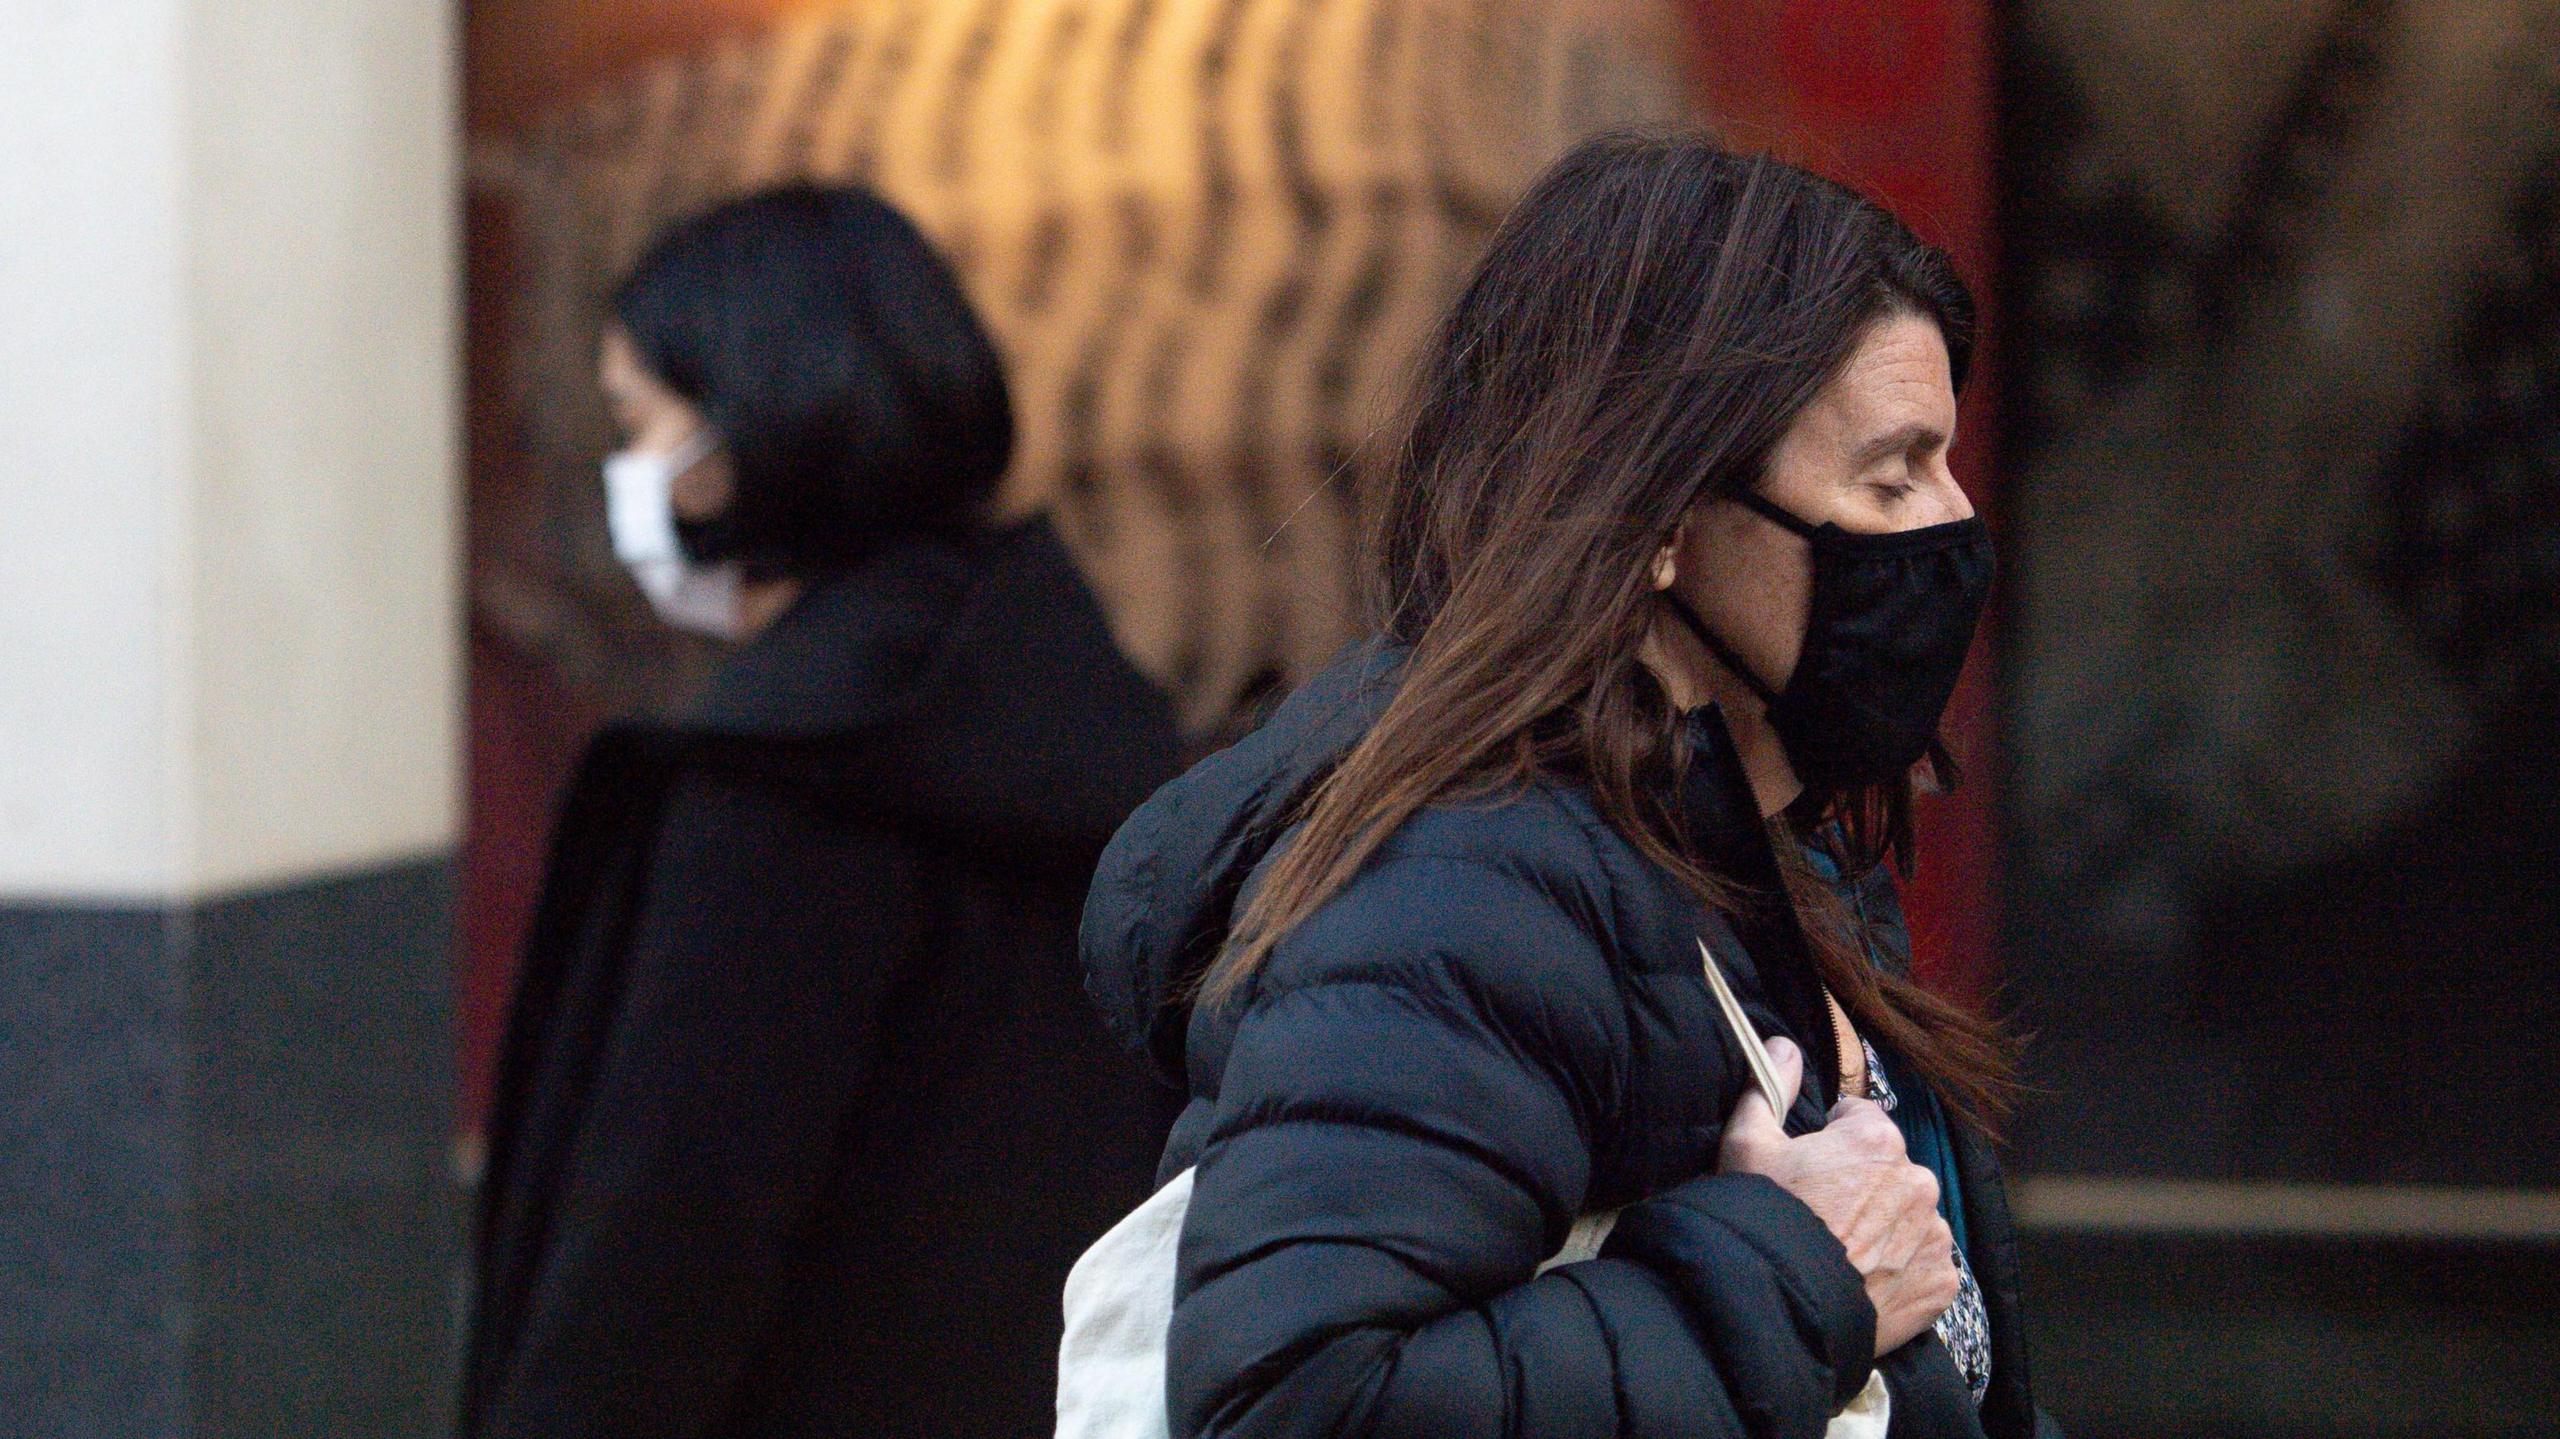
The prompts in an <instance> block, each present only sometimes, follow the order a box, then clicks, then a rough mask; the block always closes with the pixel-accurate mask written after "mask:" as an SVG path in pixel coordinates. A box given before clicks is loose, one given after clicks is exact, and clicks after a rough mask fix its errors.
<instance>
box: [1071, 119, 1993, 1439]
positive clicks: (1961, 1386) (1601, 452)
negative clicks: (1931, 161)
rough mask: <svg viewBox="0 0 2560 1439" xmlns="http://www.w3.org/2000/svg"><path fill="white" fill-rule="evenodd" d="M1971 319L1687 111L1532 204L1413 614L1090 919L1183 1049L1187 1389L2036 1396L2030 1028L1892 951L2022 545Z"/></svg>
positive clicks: (1147, 834) (1460, 1397)
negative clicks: (1966, 399)
mask: <svg viewBox="0 0 2560 1439" xmlns="http://www.w3.org/2000/svg"><path fill="white" fill-rule="evenodd" d="M1972 337H1973V313H1972V308H1971V305H1970V303H1969V302H1968V300H1967V297H1966V294H1965V290H1964V287H1963V286H1962V284H1961V283H1960V282H1959V281H1958V279H1957V277H1956V275H1955V272H1954V270H1953V269H1952V268H1951V266H1950V265H1949V264H1948V262H1947V260H1946V259H1945V257H1944V256H1942V255H1941V254H1940V253H1939V252H1937V251H1936V250H1934V249H1931V248H1930V247H1928V246H1927V245H1925V244H1923V243H1921V242H1920V241H1919V240H1917V239H1915V238H1914V237H1913V236H1912V235H1911V233H1910V232H1909V231H1908V230H1906V229H1905V228H1904V227H1903V226H1902V225H1901V224H1900V223H1899V222H1898V221H1896V220H1895V219H1894V218H1893V217H1892V216H1890V215H1888V214H1887V213H1885V212H1884V211H1883V210H1882V209H1880V208H1878V207H1877V206H1875V205H1874V204H1872V203H1870V202H1868V201H1866V200H1864V199H1862V198H1860V197H1859V196H1857V195H1856V194H1853V193H1852V192H1850V191H1848V190H1846V189H1843V188H1841V187H1840V186H1838V185H1835V184H1832V183H1830V182H1828V181H1825V180H1822V179H1819V178H1817V177H1815V176H1813V175H1811V174H1808V173H1806V172H1805V171H1802V170H1799V169H1796V168H1794V167H1791V166H1788V165H1785V164H1782V163H1779V162H1777V161H1775V160H1770V159H1766V158H1757V157H1749V156H1741V155H1735V154H1731V153H1728V152H1726V151H1724V150H1721V149H1719V148H1717V147H1716V146H1715V145H1713V144H1711V143H1709V142H1707V141H1705V140H1702V139H1692V138H1684V137H1624V136H1621V137H1611V138H1606V139H1602V140H1598V141H1594V142H1591V143H1589V144H1587V145H1585V146H1583V147H1582V148H1580V149H1578V150H1577V151H1575V152H1574V153H1573V154H1571V155H1570V156H1568V157H1567V158H1565V159H1564V160H1563V161H1562V162H1560V163H1559V164H1558V165H1557V166H1556V167H1555V168H1554V169H1553V170H1552V171H1550V172H1549V173H1548V174H1547V176H1546V177H1545V178H1544V179H1542V180H1541V181H1540V182H1539V183H1538V184H1537V186H1536V187H1535V188H1534V189H1533V190H1532V191H1531V192H1530V193H1529V195H1528V196H1527V197H1526V198H1525V199H1523V200H1522V201H1521V202H1520V204H1519V205H1518V206H1517V208H1515V209H1514V210H1513V211H1512V213H1511V215H1510V217H1509V218H1508V220H1507V221H1506V222H1505V223H1504V225H1503V227H1502V229H1501V231H1500V233H1499V234H1498V235H1497V237H1496V238H1495V240H1494V242H1493V245H1492V248H1491V251H1490V253H1489V254H1488V255H1487V256H1486V257H1485V259H1484V260H1483V262H1482V264H1481V266H1480V267H1479V269H1478V270H1477V271H1476V273H1475V276H1474V278H1473V280H1472V281H1471V282H1470V284H1469V285H1468V287H1467V288H1466V290H1465V292H1464V293H1463V295H1462V296H1461V297H1460V299H1459V300H1458V302H1457V304H1456V307H1455V309H1454V311H1453V313H1452V314H1451V316H1450V317H1449V319H1448V322H1447V325H1446V329H1445V331H1444V332H1443V334H1442V335H1441V336H1440V338H1439V341H1438V344H1437V347H1436V349H1435V350H1434V351H1433V352H1432V353H1431V355H1430V356H1429V358H1428V359H1427V361H1426V364H1425V371H1424V373H1423V375H1422V377H1421V380H1420V383H1419V388H1418V393H1417V395H1416V398H1415V402H1414V406H1413V414H1412V419H1411V424H1410V428H1409V429H1408V430H1407V432H1406V436H1405V439H1404V441H1403V443H1402V445H1401V446H1400V448H1399V449H1398V450H1397V451H1396V452H1395V454H1394V456H1393V463H1392V467H1391V473H1390V474H1389V475H1388V478H1387V482H1386V485H1385V491H1384V493H1383V495H1381V496H1380V497H1379V500H1378V503H1377V505H1376V506H1375V516H1376V521H1377V525H1378V532H1377V540H1378V545H1377V552H1378V558H1379V564H1378V566H1377V569H1378V575H1379V579H1380V581H1381V589H1380V593H1379V595H1378V603H1379V611H1380V613H1381V614H1382V615H1383V619H1384V623H1383V625H1382V632H1381V634H1380V636H1379V638H1378V639H1377V640H1375V641H1374V642H1372V643H1370V644H1368V645H1366V646H1364V647H1362V648H1359V649H1356V650H1355V651H1354V652H1353V653H1352V654H1351V655H1350V656H1349V657H1347V658H1346V659H1345V660H1344V661H1342V662H1341V663H1339V664H1338V665H1337V666H1336V667H1335V668H1334V669H1333V670H1331V671H1330V672H1328V673H1327V674H1325V675H1323V676H1321V677H1320V678H1319V679H1317V680H1316V681H1314V682H1312V683H1311V684H1309V685H1308V686H1307V687H1306V688H1304V689H1302V690H1301V691H1300V692H1299V693H1298V694H1297V695H1295V696H1293V697H1292V698H1291V700H1290V701H1289V702H1288V703H1287V704H1285V705H1284V706H1282V708H1281V709H1280V710H1279V711H1278V712H1277V713H1276V714H1275V715H1274V717H1273V718H1272V719H1271V720H1270V721H1269V722H1268V723H1267V724H1266V725H1265V726H1264V727H1263V728H1262V729H1260V730H1259V731H1257V732H1256V733H1254V734H1253V735H1252V736H1250V737H1248V738H1247V739H1246V740H1244V741H1242V742H1241V743H1239V744H1237V745H1236V746H1234V747H1233V748H1231V749H1229V750H1228V751H1226V752H1225V753H1223V754H1221V755H1219V756H1216V757H1214V758H1213V759H1211V760H1209V761H1207V762H1205V763H1203V764H1202V765H1200V766H1199V767H1198V768H1195V769H1194V770H1192V771H1191V772H1190V773H1189V774H1188V775H1186V776H1184V777H1183V778H1182V779H1180V780H1178V781H1176V782H1175V783H1174V784H1172V785H1169V786H1167V787H1166V788H1165V789H1164V790H1163V791H1161V792H1160V793H1158V794H1157V796H1156V797H1155V798H1154V799H1152V800H1151V801H1149V803H1148V804H1147V805H1146V806H1144V807H1143V808H1142V809H1141V810H1140V811H1139V812H1138V814H1137V815H1136V816H1135V817H1133V818H1132V819H1131V821H1130V823H1129V824H1128V825H1127V826H1126V827H1125V828H1124V829H1123V830H1122V831H1121V832H1120V834H1119V836H1118V837H1117V838H1116V839H1115V840H1114V841H1113V843H1112V848H1111V849H1110V851H1109V852H1107V854H1106V855H1105V857H1104V860H1103V864H1102V868H1101V871H1100V873H1099V876H1098V878H1097V881H1096V885H1095V890H1094V894H1093V897H1092V899H1091V900H1090V902H1089V904H1088V907H1087V910H1086V919H1085V931H1084V948H1085V959H1086V964H1087V966H1088V970H1089V977H1090V979H1091V981H1092V983H1093V985H1094V987H1095V990H1096V993H1097V994H1098V995H1099V996H1101V997H1102V999H1103V1001H1104V1004H1105V1008H1106V1011H1107V1012H1108V1013H1109V1014H1110V1016H1111V1017H1112V1018H1113V1019H1114V1022H1115V1024H1116V1026H1117V1027H1119V1028H1120V1029H1121V1030H1122V1031H1123V1032H1124V1034H1125V1035H1127V1036H1129V1037H1131V1038H1134V1039H1138V1040H1140V1041H1142V1042H1143V1043H1144V1044H1145V1046H1146V1047H1147V1048H1148V1049H1149V1050H1150V1051H1151V1053H1152V1054H1153V1055H1154V1057H1155V1059H1156V1060H1157V1062H1158V1063H1159V1064H1160V1065H1162V1066H1163V1067H1165V1068H1166V1069H1167V1070H1168V1072H1171V1073H1179V1074H1182V1075H1184V1076H1185V1077H1186V1078H1187V1080H1188V1085H1189V1091H1190V1093H1191V1095H1192V1100H1191V1103H1190V1106H1189V1108H1188V1109H1187V1110H1186V1111H1185V1112H1184V1114H1183V1116H1182V1118H1181V1120H1180V1121H1179V1122H1178V1123H1177V1125H1176V1127H1175V1130H1174V1136H1173V1139H1172V1142H1171V1144H1170V1145H1169V1147H1168V1149H1167V1151H1166V1153H1165V1155H1164V1158H1163V1160H1162V1162H1161V1164H1160V1166H1159V1178H1160V1179H1165V1180H1169V1181H1173V1180H1178V1179H1179V1177H1180V1176H1181V1175H1182V1174H1183V1172H1184V1171H1186V1170H1188V1171H1189V1176H1190V1177H1189V1181H1188V1182H1189V1184H1190V1186H1191V1188H1190V1191H1189V1200H1188V1209H1187V1211H1185V1213H1184V1217H1183V1218H1182V1220H1181V1229H1180V1242H1179V1250H1178V1260H1177V1261H1176V1263H1175V1283H1174V1296H1175V1302H1174V1307H1173V1310H1172V1317H1171V1322H1170V1331H1169V1335H1168V1338H1167V1342H1166V1348H1165V1353H1166V1390H1167V1393H1166V1407H1167V1409H1168V1411H1169V1419H1170V1425H1171V1432H1172V1433H1173V1434H1174V1435H1177V1436H1185V1439H1188V1436H1203V1435H1256V1436H1319V1435H1321V1436H1351V1435H1364V1436H1378V1439H1403V1436H1441V1435H1534V1436H1537V1439H1667V1436H1743V1435H1748V1436H1753V1439H1769V1436H1782V1435H1783V1436H1807V1439H1810V1436H1817V1435H1822V1434H1824V1433H1826V1431H1828V1432H1832V1433H1835V1434H1836V1433H1852V1432H1856V1433H1873V1432H1881V1425H1882V1424H1883V1423H1886V1422H1889V1423H1890V1425H1891V1432H1892V1433H1893V1434H1895V1435H1914V1436H1920V1435H1927V1436H1938V1435H1950V1436H1952V1435H1965V1436H1983V1435H1989V1436H1994V1439H2031V1436H2033V1435H2035V1434H2036V1433H2038V1432H2039V1430H2040V1428H2041V1427H2042V1425H2043V1421H2042V1420H2041V1418H2040V1416H2039V1414H2038V1412H2037V1410H2036V1408H2035V1405H2034V1401H2033V1398H2032V1396H2031V1394H2030V1391H2029V1388H2028V1383H2027V1357H2026V1350H2025V1347H2024V1344H2023V1335H2022V1332H2021V1325H2020V1322H2019V1293H2018V1271H2017V1262H2016V1255H2015V1242H2014V1236H2013V1230H2012V1226H2011V1224H2010V1221H2009V1217H2008V1213H2007V1210H2006V1208H2005V1205H2004V1202H2003V1200H2002V1197H2001V1188H2000V1180H1999V1174H1998V1170H1997V1168H1996V1166H1995V1164H1994V1162H1993V1160H1992V1158H1991V1152H1990V1149H1989V1147H1988V1141H1989V1139H1990V1137H1991V1135H1992V1133H1993V1131H1994V1127H1995V1126H1996V1125H1997V1123H1998V1122H1999V1120H2000V1117H2001V1114H2002V1111H2003V1107H2004V1104H2005V1102H2006V1100H2007V1098H2008V1096H2009V1093H2010V1088H2011V1081H2010V1071H2009V1068H2008V1061H2007V1053H2008V1046H2007V1044H2006V1042H2005V1041H2004V1039H2003V1038H2002V1036H2001V1034H2000V1033H1999V1032H1998V1031H1997V1030H1996V1029H1995V1028H1994V1027H1993V1026H1992V1025H1991V1024H1989V1023H1986V1022H1985V1021H1983V1020H1982V1019H1980V1018H1977V1017H1975V1016H1974V1015H1972V1014H1970V1013H1969V1012H1967V1011H1965V1010H1963V1009H1960V1008H1958V1007H1956V1006H1954V1005H1952V1004H1950V1003H1948V1002H1946V1001H1944V1000H1941V999H1939V998H1936V997H1934V996H1933V995H1931V994H1930V993H1929V992H1928V991H1926V990H1924V989H1922V988H1920V987H1919V986H1917V985H1916V984H1914V983H1912V982H1911V981H1910V980H1909V979H1908V978H1907V977H1906V961H1907V958H1908V947H1909V942H1908V937H1907V935H1906V933H1905V931H1904V929H1903V926H1902V925H1901V923H1900V920H1899V910H1898V906H1897V903H1896V899H1895V888H1894V878H1893V874H1894V871H1895V869H1896V868H1897V867H1903V868H1907V866H1908V865H1909V864H1910V862H1911V861H1912V859H1913V857H1914V856H1913V851H1912V827H1911V823H1910V813H1911V806H1912V795H1913V791H1914V789H1915V787H1917V786H1918V785H1919V784H1920V783H1922V782H1923V781H1924V780H1928V781H1934V782H1936V783H1942V784H1943V783H1948V782H1951V781H1952V778H1953V776H1952V773H1951V769H1950V765H1949V762H1948V759H1947V756H1946V754H1945V752H1944V750H1943V749H1942V748H1941V747H1940V746H1939V745H1938V744H1937V742H1936V740H1935V732H1936V728H1937V725H1938V722H1939V718H1940V711H1941V710H1942V709H1943V708H1944V706H1945V704H1946V702H1947V699H1948V697H1949V695H1950V693H1951V692H1952V691H1953V689H1954V687H1955V683H1956V678H1957V674H1958V672H1959V670H1960V669H1961V668H1962V665H1963V662H1964V657H1965V652H1966V649H1967V646H1968V643H1969V641H1970V639H1971V637H1972V635H1973V631H1974V627H1975V621H1976V618H1977V616H1978V613H1979V611H1980V609H1981V606H1982V604H1983V601H1984V596H1985V590H1986V589H1987V587H1988V584H1989V581H1990V578H1991V552H1990V546H1989V541H1988V538H1987V536H1986V534H1985V532H1984V529H1983V525H1982V522H1981V521H1980V520H1979V519H1977V518H1976V517H1975V516H1974V514H1973V509H1972V506H1971V504H1970V503H1969V502H1968V501H1967V499H1966V497H1965V494H1964V492H1963V491H1962V490H1961V489H1960V488H1958V487H1957V484H1956V482H1955V479H1954V476H1953V475H1952V474H1951V473H1950V471H1949V470H1948V467H1947V452H1948V449H1949V447H1950V446H1951V445H1952V444H1953V443H1954V441H1955V420H1956V394H1957V390H1958V388H1959V387H1960V386H1961V385H1962V383H1963V381H1964V376H1965V370H1966V365H1967V361H1968V359H1969V357H1970V351H1971V342H1972ZM1702 948H1703V949H1704V950H1706V951H1707V952H1709V953H1711V954H1712V955H1713V956H1714V959H1715V961H1716V963H1717V964H1718V965H1720V966H1721V969H1722V971H1723V973H1724V974H1725V975H1726V976H1727V977H1728V978H1729V980H1730V982H1731V986H1732V988H1733V989H1734V990H1735V991H1736V992H1737V993H1738V994H1739V996H1740V1000H1741V1005H1742V1008H1743V1010H1744V1011H1745V1012H1746V1013H1747V1015H1748V1019H1749V1022H1750V1023H1751V1024H1752V1025H1753V1026H1754V1027H1755V1028H1756V1029H1757V1030H1758V1031H1759V1032H1760V1033H1762V1034H1764V1035H1768V1036H1771V1038H1770V1039H1769V1049H1770V1050H1771V1051H1772V1055H1773V1057H1774V1058H1775V1060H1776V1062H1777V1063H1776V1067H1777V1069H1778V1070H1779V1071H1780V1079H1779V1080H1778V1083H1777V1087H1778V1088H1779V1089H1780V1090H1781V1091H1782V1093H1781V1095H1780V1096H1778V1098H1779V1103H1778V1104H1777V1105H1776V1106H1775V1109H1776V1111H1777V1112H1774V1113H1773V1110H1772V1105H1771V1104H1770V1103H1769V1102H1768V1101H1767V1100H1764V1099H1763V1098H1761V1097H1759V1095H1758V1094H1757V1093H1756V1092H1754V1090H1753V1089H1752V1087H1751V1084H1750V1079H1749V1075H1750V1071H1749V1069H1748V1068H1747V1067H1746V1059H1745V1056H1744V1054H1743V1052H1742V1045H1741V1043H1740V1041H1739V1040H1738V1038H1734V1037H1729V1036H1730V1035H1731V1033H1732V1032H1731V1031H1729V1030H1727V1029H1726V1028H1725V1027H1724V1025H1723V1022H1722V1020H1721V1019H1720V1016H1719V1011H1718V1007H1717V1004H1716V1002H1715V999H1714V997H1713V992H1712V988H1711V985H1710V982H1709V980H1708V977H1707V975H1706V973H1705V968H1704V964H1703V962H1702V959H1701V950H1702ZM1167 1192H1168V1193H1171V1192H1173V1189H1172V1187H1171V1186H1169V1187H1168V1191H1167ZM1161 1197H1162V1196H1160V1198H1161ZM1154 1202H1155V1201H1151V1202H1150V1203H1151V1205H1152V1204H1153V1203H1154ZM1602 1216H1606V1218H1605V1220H1603V1221H1602V1222H1600V1223H1597V1224H1595V1223H1586V1222H1584V1221H1586V1220H1600V1219H1601V1217H1602ZM1603 1234H1605V1237H1604V1238H1603V1237H1599V1236H1601V1235H1603ZM1569 1238H1580V1239H1582V1240H1583V1241H1584V1242H1583V1244H1582V1246H1581V1252H1576V1249H1575V1247H1574V1246H1573V1245H1569V1243H1568V1240H1569ZM1594 1240H1596V1246H1595V1245H1594V1243H1593V1242H1592V1241H1594ZM1862 1426H1863V1427H1862Z"/></svg>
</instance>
